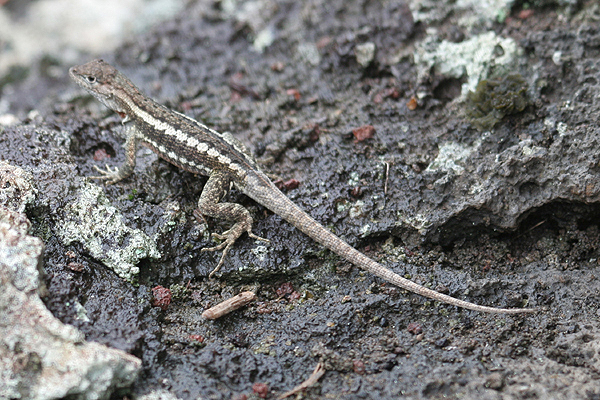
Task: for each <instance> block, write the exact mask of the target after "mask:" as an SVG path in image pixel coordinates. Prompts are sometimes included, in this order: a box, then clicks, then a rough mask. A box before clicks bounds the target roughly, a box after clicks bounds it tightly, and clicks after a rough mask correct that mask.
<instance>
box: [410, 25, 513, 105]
mask: <svg viewBox="0 0 600 400" xmlns="http://www.w3.org/2000/svg"><path fill="white" fill-rule="evenodd" d="M521 52H522V50H521V49H520V48H519V47H518V46H517V44H516V42H515V41H514V40H513V39H510V38H502V37H499V36H497V35H496V34H495V33H494V32H486V33H483V34H481V35H478V36H474V37H472V38H470V39H468V40H465V41H463V42H460V43H453V42H449V41H446V40H443V41H442V42H437V41H434V40H429V41H425V42H423V43H421V44H420V45H419V46H418V47H417V51H416V53H415V64H417V65H418V67H419V76H420V80H421V79H424V78H425V77H426V76H428V75H429V74H431V70H432V69H433V70H434V71H435V73H436V74H439V75H443V76H446V77H451V78H456V79H466V81H465V83H463V85H462V90H461V96H460V98H459V99H460V100H464V99H465V97H466V96H467V93H469V92H470V91H475V89H476V88H477V84H478V83H479V82H480V81H482V80H484V79H487V78H488V77H489V76H490V74H491V73H492V72H495V73H496V74H500V73H501V71H503V70H506V71H508V70H510V69H511V66H512V65H513V64H514V63H515V61H516V59H517V57H518V56H519V55H520V54H521Z"/></svg>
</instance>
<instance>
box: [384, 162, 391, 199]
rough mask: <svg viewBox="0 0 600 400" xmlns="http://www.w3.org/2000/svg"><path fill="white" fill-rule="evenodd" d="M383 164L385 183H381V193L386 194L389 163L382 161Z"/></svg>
mask: <svg viewBox="0 0 600 400" xmlns="http://www.w3.org/2000/svg"><path fill="white" fill-rule="evenodd" d="M384 164H385V183H384V184H383V194H387V186H388V180H389V179H390V163H389V162H387V161H386V162H384Z"/></svg>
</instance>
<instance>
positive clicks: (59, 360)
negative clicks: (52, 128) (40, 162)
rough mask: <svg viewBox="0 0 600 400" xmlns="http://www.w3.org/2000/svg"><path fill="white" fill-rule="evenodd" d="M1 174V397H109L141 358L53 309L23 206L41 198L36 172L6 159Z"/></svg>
mask: <svg viewBox="0 0 600 400" xmlns="http://www.w3.org/2000/svg"><path fill="white" fill-rule="evenodd" d="M0 182H1V183H2V185H1V186H2V190H1V192H2V194H1V197H2V205H0V371H2V372H1V373H0V398H2V399H32V400H33V399H36V400H37V399H39V400H45V399H62V398H65V397H70V398H74V399H108V398H109V396H110V395H111V394H112V393H113V391H114V390H115V389H117V388H122V387H126V386H128V385H130V384H131V383H132V382H133V381H134V380H135V379H136V377H137V373H138V372H139V369H140V360H139V359H137V358H136V357H134V356H132V355H129V354H127V353H124V352H122V351H119V350H115V349H111V348H108V347H106V346H103V345H101V344H98V343H92V342H89V343H86V342H85V341H84V335H83V334H82V333H81V332H80V331H78V330H77V329H75V328H74V327H73V326H70V325H65V324H63V323H61V322H60V321H59V320H58V319H56V318H55V317H54V316H53V315H52V314H51V313H50V311H48V309H47V308H46V306H45V305H44V303H43V302H42V300H41V299H40V295H47V290H46V286H45V284H44V279H43V278H44V271H43V269H42V267H43V263H42V259H43V258H42V255H43V248H44V246H43V243H42V241H41V240H40V239H39V238H37V237H34V236H31V235H29V234H28V233H27V232H28V230H29V229H30V227H31V224H30V222H29V220H27V218H26V217H25V215H24V214H22V211H23V210H24V209H25V206H26V205H28V204H31V203H33V202H34V201H35V200H34V199H35V189H34V188H33V185H32V176H31V174H29V173H26V172H25V171H23V170H22V169H20V168H17V167H13V166H11V165H9V164H6V163H2V164H1V165H0Z"/></svg>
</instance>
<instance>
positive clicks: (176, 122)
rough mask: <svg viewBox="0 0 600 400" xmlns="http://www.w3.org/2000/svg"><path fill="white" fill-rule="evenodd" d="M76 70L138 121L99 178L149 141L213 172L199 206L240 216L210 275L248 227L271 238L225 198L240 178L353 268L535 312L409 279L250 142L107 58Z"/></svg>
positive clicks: (113, 177)
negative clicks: (260, 158)
mask: <svg viewBox="0 0 600 400" xmlns="http://www.w3.org/2000/svg"><path fill="white" fill-rule="evenodd" d="M69 72H70V74H71V77H72V78H73V79H74V80H75V81H76V82H77V83H78V84H79V85H80V86H81V87H83V88H84V89H86V90H88V91H89V92H90V93H92V94H93V95H94V96H95V97H96V98H98V99H99V100H100V101H101V102H102V103H103V104H105V105H106V106H107V107H109V108H111V109H112V110H114V111H115V112H117V113H119V115H121V116H122V117H123V118H124V122H127V121H133V127H132V128H131V129H130V130H129V131H128V138H127V142H126V148H127V161H126V162H125V164H124V165H123V166H121V167H120V168H119V169H118V170H116V171H113V170H110V169H107V170H100V169H99V171H100V173H101V176H99V177H97V178H101V179H107V180H108V182H109V183H115V182H118V181H120V180H122V179H125V178H126V177H127V176H129V175H130V174H131V173H132V172H133V167H134V166H135V145H136V142H141V143H143V144H146V145H148V146H149V147H150V148H151V149H152V150H153V151H154V152H156V153H157V154H158V155H159V156H160V157H163V158H164V159H166V160H168V161H170V162H172V163H173V164H175V165H177V166H179V167H181V168H183V169H185V170H187V171H190V172H194V173H199V174H203V175H208V176H209V180H208V182H207V183H206V185H205V187H204V190H203V192H202V195H201V196H200V200H199V201H198V210H199V211H200V212H201V213H202V214H204V215H209V216H212V217H216V218H224V219H229V220H233V221H235V223H234V225H233V227H232V228H231V229H229V230H228V231H227V232H225V233H224V234H222V235H218V234H214V236H216V237H218V238H219V239H222V240H224V241H223V242H222V243H221V244H219V245H217V246H215V247H212V248H209V249H204V250H205V251H215V250H223V254H222V256H221V259H220V260H219V264H218V265H217V267H216V268H215V270H214V271H213V272H212V273H211V275H210V276H212V275H213V274H214V273H215V272H216V271H217V270H218V269H219V268H220V267H221V265H222V264H223V260H224V258H225V256H226V255H227V252H228V251H229V249H230V248H231V246H232V245H233V244H234V242H235V241H236V239H237V238H238V237H239V236H240V235H242V234H243V233H244V232H246V233H247V234H248V235H250V237H252V238H255V239H260V240H265V241H266V239H262V238H260V237H258V236H256V235H254V234H253V233H252V231H251V230H252V222H253V221H252V217H251V216H250V213H249V212H248V210H246V209H245V208H244V207H242V206H241V205H239V204H235V203H223V202H220V200H221V198H222V197H223V196H224V195H225V193H227V190H228V189H229V185H230V183H231V182H233V183H234V184H235V186H236V187H237V188H238V189H240V190H241V191H242V192H243V193H245V194H246V195H247V196H249V197H251V198H252V199H254V200H255V201H257V202H258V203H260V204H262V205H263V206H265V207H267V208H268V209H269V210H271V211H273V212H274V213H275V214H278V215H280V216H281V217H282V218H284V219H285V220H286V221H288V222H289V223H290V224H292V225H293V226H295V227H296V228H298V229H300V230H301V231H302V232H304V233H305V234H306V235H308V236H310V237H311V238H312V239H313V240H315V241H316V242H318V243H320V244H322V245H323V246H325V247H327V248H328V249H329V250H331V251H333V252H334V253H336V254H338V255H339V256H341V257H343V258H345V259H346V260H348V261H350V262H351V263H353V264H354V265H356V266H358V267H360V268H363V269H365V270H367V271H369V272H371V273H373V274H375V275H377V276H379V277H381V278H383V279H385V280H386V281H388V282H391V283H393V284H395V285H397V286H399V287H401V288H403V289H406V290H409V291H411V292H414V293H417V294H420V295H422V296H425V297H429V298H431V299H434V300H438V301H441V302H444V303H448V304H451V305H454V306H458V307H463V308H467V309H470V310H475V311H481V312H490V313H501V314H518V313H527V312H534V311H536V310H535V309H524V308H514V309H504V308H494V307H486V306H480V305H477V304H473V303H470V302H467V301H463V300H459V299H455V298H454V297H450V296H447V295H445V294H442V293H439V292H436V291H434V290H431V289H427V288H425V287H423V286H421V285H418V284H416V283H414V282H412V281H409V280H408V279H405V278H402V277H401V276H400V275H398V274H396V273H394V272H393V271H391V270H390V269H388V268H386V267H384V266H383V265H381V264H379V263H377V262H375V261H373V260H371V259H370V258H368V257H367V256H365V255H364V254H362V253H361V252H359V251H358V250H356V249H354V248H353V247H352V246H350V245H348V244H347V243H346V242H344V241H343V240H342V239H340V238H339V237H337V236H336V235H334V234H333V233H331V232H330V231H328V230H327V229H325V228H324V227H323V226H322V225H321V224H319V223H318V222H317V221H315V220H314V219H313V218H311V217H310V216H309V215H308V214H306V213H305V212H304V211H302V210H301V209H300V208H299V207H298V206H297V205H295V204H294V203H293V202H292V201H291V200H289V199H288V198H287V197H286V196H285V195H284V194H283V193H281V191H279V189H277V187H275V185H273V183H272V182H271V181H270V180H269V179H268V178H267V176H266V175H265V174H264V173H263V172H261V171H260V170H259V168H258V166H257V165H256V163H255V161H254V159H253V158H252V156H251V155H250V154H248V153H247V152H245V150H244V147H243V146H242V145H241V144H239V143H237V141H235V139H233V138H232V137H231V136H230V135H223V134H220V133H218V132H216V131H214V130H212V129H210V128H208V127H206V126H204V125H202V124H200V123H199V122H197V121H194V120H193V119H191V118H189V117H186V116H184V115H182V114H179V113H177V112H175V111H171V110H169V109H167V108H166V107H164V106H162V105H160V104H158V103H156V102H154V101H153V100H151V99H149V98H148V97H146V96H145V95H143V94H142V93H141V92H140V91H139V89H138V88H137V87H136V86H135V85H134V84H133V83H131V81H129V79H127V78H126V77H125V76H124V75H123V74H121V73H120V72H118V71H117V70H116V69H115V68H113V67H112V66H110V65H109V64H107V63H105V62H104V61H102V60H95V61H91V62H89V63H87V64H84V65H81V66H77V67H73V68H71V70H70V71H69Z"/></svg>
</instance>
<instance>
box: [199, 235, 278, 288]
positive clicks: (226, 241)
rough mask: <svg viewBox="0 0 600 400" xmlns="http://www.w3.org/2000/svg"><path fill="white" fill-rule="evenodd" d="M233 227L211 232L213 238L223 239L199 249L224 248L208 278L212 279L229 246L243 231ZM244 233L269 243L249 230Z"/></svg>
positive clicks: (223, 261)
mask: <svg viewBox="0 0 600 400" xmlns="http://www.w3.org/2000/svg"><path fill="white" fill-rule="evenodd" d="M234 228H235V226H234V227H232V228H231V229H229V230H228V231H225V232H223V233H222V234H218V233H212V234H211V236H212V237H213V239H214V238H216V239H219V240H224V242H223V243H221V244H218V245H216V246H213V247H205V248H203V249H202V250H200V251H201V252H205V251H219V250H223V249H224V250H223V254H221V258H220V259H219V263H218V264H217V266H216V267H215V269H213V270H212V271H211V272H210V274H208V277H209V278H210V279H212V277H213V276H215V274H216V273H217V272H218V271H219V270H220V269H221V267H222V266H223V264H224V263H225V257H226V256H227V253H229V249H231V246H233V244H234V243H235V241H236V240H237V238H238V237H240V235H241V234H242V233H243V231H242V232H238V230H236V229H234ZM246 233H248V236H249V237H251V238H252V239H256V240H262V241H263V242H267V243H271V241H270V240H269V239H265V238H262V237H260V236H257V235H255V234H254V233H252V232H251V231H249V230H248V231H247V232H246Z"/></svg>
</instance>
